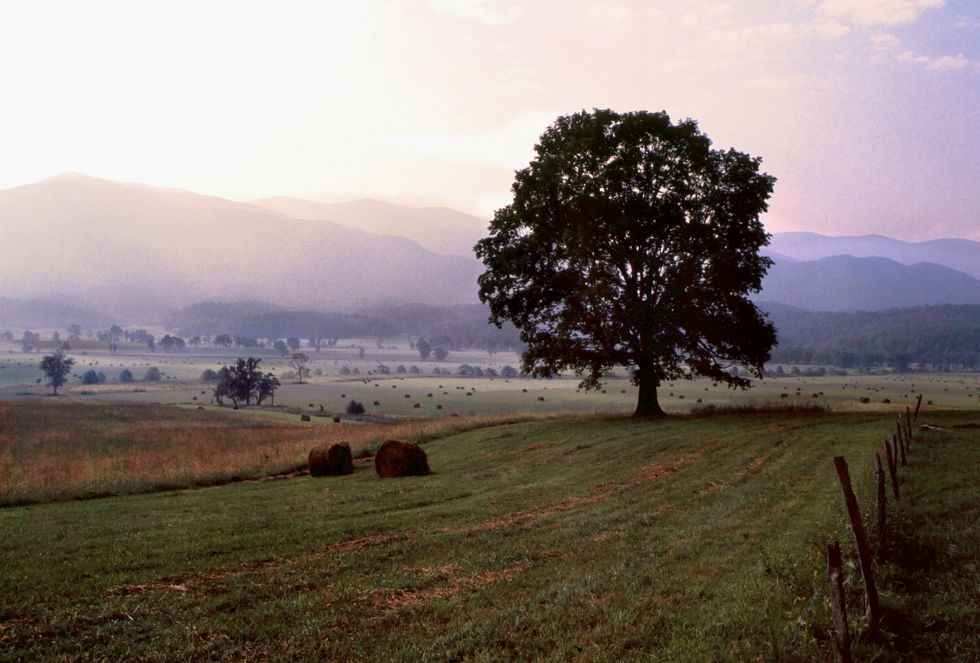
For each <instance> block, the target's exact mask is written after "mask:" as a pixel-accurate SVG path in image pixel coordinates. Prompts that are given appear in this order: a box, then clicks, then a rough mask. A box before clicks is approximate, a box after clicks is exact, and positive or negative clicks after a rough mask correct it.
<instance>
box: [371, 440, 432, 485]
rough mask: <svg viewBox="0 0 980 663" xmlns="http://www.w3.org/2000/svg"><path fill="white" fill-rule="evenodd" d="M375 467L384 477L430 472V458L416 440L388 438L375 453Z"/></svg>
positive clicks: (379, 474) (380, 475)
mask: <svg viewBox="0 0 980 663" xmlns="http://www.w3.org/2000/svg"><path fill="white" fill-rule="evenodd" d="M374 469H375V470H377V472H378V476H379V477H381V478H382V479H386V478H390V477H407V476H418V475H424V474H429V473H430V471H429V459H428V458H427V457H426V455H425V451H423V450H422V447H420V446H419V445H417V444H415V443H414V442H402V441H401V440H388V441H387V442H385V443H384V444H382V445H381V448H380V449H378V452H377V453H376V454H374Z"/></svg>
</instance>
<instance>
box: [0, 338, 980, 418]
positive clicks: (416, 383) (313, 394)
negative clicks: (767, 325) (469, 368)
mask: <svg viewBox="0 0 980 663" xmlns="http://www.w3.org/2000/svg"><path fill="white" fill-rule="evenodd" d="M242 352H245V353H246V354H247V353H248V351H242V350H240V349H233V350H219V349H214V348H208V349H204V350H201V349H197V350H193V351H190V350H189V351H188V352H186V353H183V354H176V355H175V354H170V355H168V354H164V353H149V354H122V353H121V354H117V355H109V354H99V353H97V352H95V351H89V353H88V354H85V355H81V354H76V355H74V356H75V359H76V360H77V363H76V366H75V370H74V373H75V374H76V376H78V377H73V378H72V379H71V380H70V381H69V383H68V385H66V386H65V388H64V389H63V393H64V394H65V395H67V396H71V397H73V398H78V399H83V400H91V401H106V402H119V401H127V402H134V403H166V404H182V405H193V406H205V407H209V406H210V405H211V403H210V401H211V387H212V385H209V384H202V383H201V382H200V380H199V378H200V376H201V373H202V372H203V371H204V370H205V369H208V368H210V369H216V368H219V367H220V366H222V365H226V364H229V363H232V362H234V360H235V358H236V357H238V356H240V355H241V354H242ZM256 352H257V354H260V355H261V356H263V357H264V358H263V363H262V366H263V368H264V369H265V370H271V371H273V372H276V373H277V374H279V375H282V374H283V372H285V371H286V370H288V369H289V367H288V365H287V364H286V362H285V361H284V360H283V359H282V358H281V357H278V356H276V355H273V354H270V353H269V352H268V351H266V350H262V351H256ZM263 353H264V354H263ZM310 356H311V358H312V363H311V364H310V368H311V370H320V371H321V373H322V374H321V375H319V376H313V377H312V378H310V379H309V380H308V381H307V382H306V383H305V384H296V383H295V381H291V380H283V383H284V384H283V386H282V388H281V389H280V390H279V391H278V393H277V394H276V403H277V404H278V405H283V406H287V407H289V408H291V409H293V410H302V411H305V412H310V413H319V412H320V408H321V407H323V412H324V413H326V414H329V415H335V414H337V415H343V412H344V408H345V406H346V405H347V403H348V402H349V401H350V400H351V399H354V400H357V401H359V402H361V403H363V404H364V406H365V407H366V408H367V411H368V413H369V414H371V415H377V416H383V417H412V418H416V417H432V416H442V415H451V414H455V415H457V416H484V415H490V416H496V415H507V414H510V413H511V412H514V411H521V412H534V413H578V414H586V413H610V414H626V413H630V412H632V410H633V408H635V406H636V396H637V391H636V388H635V387H634V386H633V385H631V384H629V381H628V380H627V379H625V372H624V371H622V370H620V371H618V375H619V377H613V378H611V379H609V380H608V381H607V384H606V385H605V386H604V388H603V390H601V391H592V392H584V391H580V390H579V389H578V384H579V380H577V379H575V378H574V377H573V376H568V377H563V378H560V379H554V380H530V379H519V378H513V379H505V378H500V377H497V378H490V377H481V378H470V377H467V378H464V377H459V376H457V375H431V373H432V371H433V370H434V369H436V368H438V369H439V370H440V371H449V372H453V373H455V372H456V371H457V369H458V367H459V365H460V364H463V363H469V364H471V365H480V366H482V367H493V368H495V369H496V370H498V371H499V370H500V369H501V368H502V367H503V366H507V365H509V366H517V365H518V359H517V357H516V356H515V355H513V354H512V353H497V354H494V355H492V356H491V355H488V354H487V353H485V352H476V351H472V352H459V353H453V354H452V355H450V358H449V359H448V360H447V361H444V362H432V361H430V362H423V361H421V360H419V358H418V355H417V353H413V352H412V351H411V350H410V348H408V347H407V345H406V346H403V347H394V349H392V348H385V349H376V348H369V351H368V354H367V356H366V357H365V358H364V359H358V356H357V350H356V349H354V348H350V347H342V348H331V349H325V350H323V351H322V352H321V353H320V354H319V355H316V354H314V353H310ZM39 361H40V355H39V354H36V353H35V354H24V353H20V352H13V351H10V352H7V353H6V354H4V355H0V398H11V399H16V398H25V397H40V396H43V395H45V394H47V393H49V392H50V389H49V388H47V387H46V386H45V385H44V384H43V383H38V382H37V380H38V379H39V378H40V377H41V374H40V372H39V371H38V369H37V364H38V362H39ZM380 363H384V364H385V365H386V366H388V367H389V368H390V369H391V370H392V371H395V370H396V369H397V367H398V366H405V367H407V368H410V367H411V366H417V367H418V368H419V370H420V371H421V373H420V374H419V375H412V374H395V373H393V374H392V375H377V374H375V375H368V372H369V371H373V370H375V369H376V368H377V366H378V365H379V364H380ZM151 366H156V367H158V368H159V369H160V370H161V372H162V373H163V375H164V379H163V380H162V381H161V382H156V383H153V382H141V381H139V380H140V379H141V378H142V376H143V375H144V374H145V373H146V370H147V369H148V368H149V367H151ZM345 367H346V368H348V369H355V368H356V369H357V370H358V371H359V372H360V374H359V375H358V376H345V375H342V374H341V373H340V371H341V370H342V369H343V368H345ZM123 368H129V369H130V370H131V371H132V372H133V374H134V376H135V377H136V379H137V382H134V383H131V384H121V383H119V382H118V374H119V372H120V371H121V370H122V369H123ZM89 369H91V370H95V371H97V372H103V373H105V374H106V376H107V378H108V381H107V382H106V383H105V384H102V385H94V386H92V385H83V384H81V381H80V376H81V375H82V374H84V372H85V371H87V370H89ZM789 370H790V368H789V367H787V371H789ZM919 393H921V394H923V396H924V399H925V402H924V404H923V405H924V407H926V408H927V409H929V408H931V409H956V408H963V409H976V408H977V407H980V373H948V374H905V375H902V374H883V375H856V374H852V375H848V376H824V377H803V376H793V375H789V374H788V375H787V376H786V377H783V378H770V379H767V380H762V381H756V382H755V383H754V385H753V387H752V388H751V389H749V390H747V391H733V390H731V389H728V388H726V387H725V386H723V385H720V384H713V383H712V382H711V381H710V380H706V379H702V380H693V381H685V380H680V381H676V382H668V383H667V384H665V385H663V387H662V389H661V390H660V398H661V403H662V404H663V406H664V408H665V409H667V410H668V411H670V412H688V411H690V410H692V409H694V408H697V407H699V406H705V405H716V406H727V405H732V404H745V403H749V404H759V403H770V402H772V401H781V402H793V403H802V402H812V403H819V404H822V405H826V406H829V407H832V408H834V409H847V410H855V411H883V410H889V409H895V408H896V407H898V404H900V403H904V402H908V401H909V400H910V399H911V398H913V396H914V395H915V394H919ZM861 398H866V399H868V402H867V403H861V402H860V399H861ZM886 401H887V402H886ZM929 401H931V402H932V403H931V404H930V403H929Z"/></svg>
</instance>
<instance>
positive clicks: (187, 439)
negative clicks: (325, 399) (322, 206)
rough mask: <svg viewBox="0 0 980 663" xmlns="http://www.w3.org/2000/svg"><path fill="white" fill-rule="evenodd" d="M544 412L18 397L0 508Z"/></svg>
mask: <svg viewBox="0 0 980 663" xmlns="http://www.w3.org/2000/svg"><path fill="white" fill-rule="evenodd" d="M541 416H543V415H530V414H528V415H520V414H516V415H510V416H507V417H504V416H497V417H486V416H474V417H442V418H439V419H415V420H405V421H402V422H396V423H394V424H388V425H365V424H358V423H350V422H346V423H340V424H335V423H334V422H333V420H332V419H329V418H324V417H316V418H312V419H311V421H310V422H309V423H302V424H300V422H299V421H298V419H299V417H297V416H295V415H293V414H288V413H284V414H282V415H281V416H276V413H275V412H272V413H269V412H268V411H254V410H237V411H235V410H232V409H231V408H212V409H210V410H207V411H201V410H198V409H196V408H187V407H177V406H170V405H160V404H153V403H150V404H136V403H106V402H101V401H94V402H93V401H77V400H74V401H73V400H70V399H53V398H45V399H19V400H15V401H10V402H5V403H0V506H6V505H11V504H26V503H33V502H46V501H52V500H63V499H75V498H86V497H97V496H108V495H119V494H129V493H140V492H150V491H154V490H164V489H173V488H185V487H191V486H207V485H215V484H220V483H229V482H232V481H241V480H248V479H260V478H263V477H270V476H275V475H282V474H286V473H293V472H297V471H300V470H304V469H305V468H306V462H307V455H308V454H309V451H310V449H311V448H312V447H313V446H315V445H317V444H322V443H325V442H330V441H337V440H344V441H347V442H349V443H350V444H351V447H352V449H353V451H354V453H355V455H369V454H370V453H373V449H375V448H377V447H378V446H379V445H380V444H381V443H382V442H383V441H384V440H386V439H391V438H411V439H415V440H424V439H428V438H430V437H432V436H434V435H445V434H447V433H450V432H452V431H458V430H466V429H469V428H477V427H483V426H490V425H494V424H499V423H506V422H508V421H513V420H520V419H529V418H532V417H539V418H540V417H541Z"/></svg>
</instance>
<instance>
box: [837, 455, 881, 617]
mask: <svg viewBox="0 0 980 663" xmlns="http://www.w3.org/2000/svg"><path fill="white" fill-rule="evenodd" d="M834 468H835V469H836V470H837V478H838V479H840V486H841V490H843V491H844V503H845V504H846V505H847V515H848V517H849V518H850V519H851V529H852V530H853V531H854V543H855V545H856V546H857V550H858V561H859V562H860V564H861V575H862V576H863V577H864V596H865V599H866V600H867V608H868V622H869V625H870V627H871V629H872V630H874V629H876V628H877V626H878V612H879V611H878V590H877V588H875V579H874V571H872V569H871V554H870V552H869V551H868V539H867V537H866V536H865V534H864V523H863V522H861V510H860V509H859V508H858V503H857V498H856V497H855V496H854V488H853V487H852V486H851V475H850V474H849V473H848V471H847V461H846V460H844V457H843V456H834Z"/></svg>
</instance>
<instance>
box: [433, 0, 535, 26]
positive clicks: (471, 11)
mask: <svg viewBox="0 0 980 663" xmlns="http://www.w3.org/2000/svg"><path fill="white" fill-rule="evenodd" d="M428 3H429V7H430V8H431V9H433V10H434V11H437V12H441V13H444V14H451V15H452V16H456V17H457V18H465V19H468V20H472V21H477V22H478V23H483V24H484V25H504V24H505V23H512V22H514V21H516V20H517V19H519V18H520V17H521V14H522V13H523V9H522V8H521V7H519V6H517V5H513V4H505V3H502V2H498V1H496V0H428Z"/></svg>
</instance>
